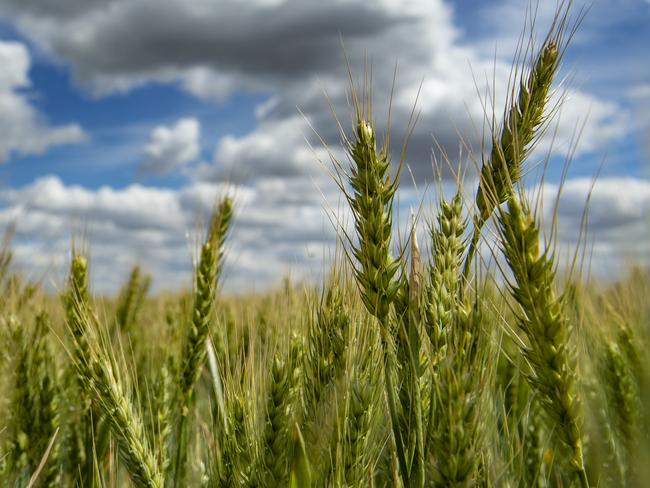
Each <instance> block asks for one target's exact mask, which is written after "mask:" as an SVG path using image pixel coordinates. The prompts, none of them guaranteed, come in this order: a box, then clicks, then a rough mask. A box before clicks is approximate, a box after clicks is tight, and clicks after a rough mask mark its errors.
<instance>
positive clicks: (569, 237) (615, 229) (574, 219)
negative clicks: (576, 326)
mask: <svg viewBox="0 0 650 488" xmlns="http://www.w3.org/2000/svg"><path fill="white" fill-rule="evenodd" d="M557 192H558V187H557V185H554V184H546V185H545V186H544V191H543V196H544V198H543V200H544V202H545V205H544V211H545V222H546V224H548V225H549V226H550V225H551V222H552V219H553V212H555V202H556V197H557ZM557 213H558V215H557V238H558V240H557V247H558V250H559V251H560V253H561V254H562V255H563V256H564V258H570V257H572V256H573V254H574V253H575V251H576V249H577V248H578V242H580V243H581V245H582V247H583V249H584V253H585V255H584V258H585V262H586V263H587V265H588V266H589V271H590V273H591V274H592V275H593V276H595V277H597V278H600V279H605V280H612V279H615V278H619V277H620V276H621V274H622V273H624V272H625V271H626V270H627V269H628V268H629V267H630V266H632V265H645V266H649V265H650V221H649V220H648V215H650V181H648V180H645V179H638V178H632V177H619V178H616V177H612V178H601V179H598V180H596V181H594V180H591V179H588V178H576V179H571V180H568V181H567V182H566V184H565V185H564V186H563V187H562V189H561V193H560V199H559V205H558V207H557ZM585 217H586V224H587V225H586V227H584V228H583V226H582V222H583V219H584V218H585ZM583 231H586V235H585V234H583Z"/></svg>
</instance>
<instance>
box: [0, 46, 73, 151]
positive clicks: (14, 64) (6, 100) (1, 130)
mask: <svg viewBox="0 0 650 488" xmlns="http://www.w3.org/2000/svg"><path fill="white" fill-rule="evenodd" d="M30 64H31V60H30V56H29V52H28V51H27V48H26V47H25V46H24V45H23V44H21V43H18V42H4V41H0V65H1V66H2V72H1V73H0V134H2V136H1V137H0V162H2V161H4V160H6V159H7V158H8V157H9V156H10V155H11V154H12V153H18V154H20V155H28V154H40V153H43V152H44V151H46V150H47V149H48V148H49V147H51V146H56V145H60V144H69V143H78V142H82V141H84V140H85V135H84V132H83V130H82V129H81V127H79V125H77V124H68V125H62V126H51V125H49V124H48V122H47V121H46V120H45V119H44V117H43V116H42V115H41V114H40V113H39V112H38V111H37V110H36V109H35V108H34V107H33V106H32V105H31V104H30V103H29V99H28V96H29V95H28V94H26V93H25V89H28V88H29V87H30V80H29V68H30Z"/></svg>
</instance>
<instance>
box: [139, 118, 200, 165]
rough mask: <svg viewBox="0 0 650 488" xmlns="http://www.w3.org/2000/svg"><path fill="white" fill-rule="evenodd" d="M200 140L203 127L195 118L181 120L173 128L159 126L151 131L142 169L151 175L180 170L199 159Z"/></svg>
mask: <svg viewBox="0 0 650 488" xmlns="http://www.w3.org/2000/svg"><path fill="white" fill-rule="evenodd" d="M200 139H201V125H200V123H199V121H198V120H196V119H194V118H184V119H180V120H178V121H177V122H176V123H175V124H174V125H172V126H164V125H161V126H158V127H156V128H155V129H153V130H152V131H151V138H150V141H149V143H148V144H147V147H146V148H145V153H146V158H145V160H144V161H143V162H142V164H141V166H140V169H141V170H142V171H145V172H151V173H166V172H169V171H171V170H173V169H178V168H180V167H181V166H183V165H185V164H187V163H190V162H192V161H194V160H196V159H197V158H198V156H199V154H200V151H201V141H200Z"/></svg>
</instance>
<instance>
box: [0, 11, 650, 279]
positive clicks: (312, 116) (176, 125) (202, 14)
mask: <svg viewBox="0 0 650 488" xmlns="http://www.w3.org/2000/svg"><path fill="white" fill-rule="evenodd" d="M574 3H575V5H574V11H576V12H577V11H578V10H579V9H580V7H581V4H580V3H579V2H574ZM528 6H529V4H528V2H526V1H525V0H500V1H497V2H483V1H478V0H461V1H456V2H445V1H442V0H435V1H425V0H422V1H417V0H412V1H408V2H396V1H393V0H382V1H378V2H376V3H373V4H368V3H367V2H361V1H356V0H348V1H337V2H331V3H329V4H324V3H323V2H316V1H305V0H300V1H299V0H251V1H250V2H246V3H245V4H242V3H240V2H235V1H234V0H192V1H183V2H181V1H177V0H164V1H156V2H153V0H130V1H124V0H108V1H105V2H104V1H80V0H56V1H55V0H52V1H50V2H38V1H35V0H34V1H32V0H22V1H18V0H0V59H1V60H2V61H3V64H4V66H6V68H5V72H6V73H5V74H4V75H0V128H2V127H6V128H8V129H7V130H4V131H3V132H4V133H5V137H4V139H5V140H4V141H2V138H1V137H0V158H1V161H0V224H2V225H6V224H7V223H9V222H14V221H15V222H17V231H16V239H15V242H14V247H15V252H16V263H17V266H18V267H19V268H20V269H21V270H22V271H24V272H26V273H28V274H30V276H32V277H34V278H37V279H44V280H47V281H48V282H52V283H53V284H54V285H55V286H56V285H57V284H60V283H61V282H62V281H61V276H62V270H63V269H64V267H65V262H66V259H67V254H66V253H67V248H68V247H69V243H70V236H71V235H72V234H74V233H75V232H76V233H78V232H79V230H80V229H84V230H85V232H86V234H87V235H88V240H89V244H90V249H91V256H92V258H93V262H94V263H95V268H94V269H95V279H96V282H97V286H98V289H101V290H102V291H103V290H106V291H111V290H113V289H115V287H117V286H118V284H119V283H120V281H122V279H123V278H124V276H125V275H126V273H127V272H128V268H129V267H130V266H131V265H132V264H134V263H135V262H140V263H141V264H143V266H144V267H145V268H146V269H148V270H149V271H150V272H152V273H154V274H155V276H156V278H157V279H156V281H155V283H156V286H157V287H158V289H164V288H172V289H173V288H177V287H179V286H183V285H186V284H187V283H188V276H189V270H190V269H191V257H192V253H193V251H194V243H195V241H196V234H197V229H198V227H199V222H200V221H201V219H202V218H205V215H206V214H207V212H208V211H209V208H210V205H211V202H212V201H213V199H214V196H215V195H216V194H217V193H218V192H220V191H232V192H234V194H235V195H236V196H237V198H238V201H239V202H240V209H239V214H238V224H237V226H236V227H235V231H234V233H233V236H232V241H231V250H230V259H229V273H228V276H229V280H230V284H229V285H228V286H229V288H231V289H233V290H238V289H242V288H250V287H251V286H253V287H264V286H267V285H268V284H272V283H274V282H277V281H278V280H279V279H280V278H281V277H282V276H283V275H284V274H286V273H291V274H292V275H294V276H296V277H305V276H307V277H318V276H319V275H320V274H321V273H322V271H323V268H324V267H325V263H326V262H327V260H328V256H330V255H331V253H332V252H333V250H332V249H333V243H334V240H335V231H334V229H333V228H332V226H331V224H330V222H329V220H328V219H327V217H326V212H327V211H328V209H329V210H331V209H332V208H335V207H337V206H338V204H339V197H338V194H337V192H336V190H335V188H333V185H332V184H331V181H330V179H329V177H328V176H327V174H326V171H324V170H323V168H322V165H321V164H319V163H318V159H319V158H320V159H323V160H326V159H327V155H326V153H325V151H324V150H323V148H322V147H321V145H320V144H318V141H317V140H316V138H315V137H314V134H313V131H312V130H311V128H310V125H309V124H311V125H313V126H314V127H315V128H316V130H317V131H318V133H319V134H321V135H322V136H323V138H324V139H325V140H326V141H327V142H328V144H329V145H330V146H331V147H332V148H333V149H334V150H335V151H337V150H338V147H337V146H338V136H337V133H336V130H335V126H334V124H333V123H332V117H331V115H330V113H329V107H328V102H327V98H326V96H325V95H324V93H325V92H327V94H328V96H329V97H330V98H331V101H332V104H333V106H334V108H335V110H336V112H337V114H339V115H341V119H342V120H343V121H347V120H348V115H347V106H346V101H345V100H346V98H345V89H346V87H347V79H346V73H345V62H344V59H343V55H342V49H341V44H340V42H341V38H342V39H343V42H344V43H345V45H346V51H347V53H348V56H349V57H350V61H351V64H352V67H353V69H355V70H357V72H361V71H362V70H363V59H364V56H366V55H367V56H368V57H369V58H370V59H371V61H372V71H373V86H374V88H375V95H376V99H377V103H376V105H377V108H378V113H381V108H383V107H385V105H386V103H385V102H386V99H387V96H388V93H389V89H390V84H391V81H392V74H393V68H394V65H395V63H396V62H397V63H398V81H397V92H396V93H397V96H396V99H395V103H394V117H395V123H394V127H396V128H397V129H396V139H397V140H399V139H400V136H402V135H403V127H404V126H405V121H406V120H407V117H408V115H409V113H410V109H411V107H412V105H413V103H414V100H415V93H416V92H417V89H418V87H419V86H420V83H422V95H421V97H420V99H419V104H418V109H419V110H420V111H421V117H420V122H419V124H418V126H417V127H416V129H415V132H414V137H413V143H412V146H411V149H410V151H409V154H408V162H409V164H410V165H411V166H412V168H413V174H414V177H415V180H416V187H413V186H412V185H410V184H409V182H408V181H407V182H406V184H405V185H404V188H403V192H402V193H403V197H402V201H403V202H417V201H418V199H419V198H422V193H421V191H422V188H424V187H426V183H427V182H430V181H431V179H432V178H431V177H432V175H433V171H432V169H431V161H430V151H431V148H432V147H433V145H434V144H433V140H434V138H435V139H436V141H438V143H439V144H440V145H441V146H442V147H443V148H445V149H446V150H447V151H448V154H450V155H454V154H457V153H458V146H459V139H458V134H457V133H458V131H460V132H461V133H463V134H464V138H465V139H466V141H467V142H468V143H469V144H470V145H472V146H473V147H479V145H480V127H481V124H482V120H481V117H482V107H481V104H480V103H479V97H478V96H477V93H476V89H477V87H478V89H479V91H480V92H481V93H484V84H483V80H484V79H485V78H486V77H488V78H490V77H492V76H493V74H494V77H495V80H496V82H497V89H496V95H497V99H499V95H501V98H502V96H503V95H504V93H505V92H504V88H503V85H504V84H505V83H506V82H507V75H508V67H509V63H510V60H511V59H512V56H513V53H514V49H515V46H516V42H517V39H518V37H519V35H520V34H521V29H522V27H523V25H524V21H525V19H526V10H527V8H528ZM554 8H555V4H554V2H542V3H541V4H540V5H539V6H538V7H537V19H536V30H537V31H538V33H543V32H544V29H545V28H546V27H547V26H548V25H549V22H550V18H551V17H552V15H553V11H554ZM649 27H650V2H648V1H645V0H621V1H620V2H610V1H605V0H594V1H593V2H592V3H591V4H589V11H588V12H587V15H586V16H585V18H584V21H583V22H582V25H581V26H580V28H579V30H578V32H577V34H576V37H575V39H574V42H573V43H572V44H571V46H570V47H569V50H568V53H567V56H566V58H565V62H564V66H563V71H562V73H561V79H563V80H565V81H564V83H563V84H562V85H561V86H560V88H559V90H561V91H562V92H563V93H566V94H567V98H568V101H567V103H566V105H565V108H563V110H562V112H561V114H560V117H559V119H557V121H554V122H553V124H552V127H553V128H555V127H556V126H555V124H556V123H557V138H556V141H555V142H554V144H553V147H554V148H555V149H554V150H553V152H552V154H553V160H552V161H553V164H552V165H551V167H550V170H549V173H548V182H549V185H548V188H547V190H548V192H549V194H550V193H552V190H553V188H554V186H553V185H554V184H557V183H558V180H559V177H560V175H561V171H562V165H561V163H562V160H563V158H564V154H565V153H566V149H567V147H568V145H569V143H570V141H571V137H572V135H573V133H574V130H575V128H576V127H577V126H582V125H583V124H584V130H583V134H582V138H581V141H580V142H579V144H578V146H577V151H576V157H575V159H574V160H573V162H572V165H571V171H570V173H569V182H568V184H567V189H565V196H564V197H563V200H565V201H566V202H567V203H566V204H565V206H564V207H561V212H560V218H561V219H563V220H561V225H560V227H561V228H564V229H566V233H565V235H561V236H560V242H561V243H563V244H565V245H566V246H567V247H570V246H571V245H574V246H575V241H576V238H577V236H576V232H575V229H576V228H577V225H578V224H579V217H580V216H581V213H582V207H583V206H584V201H585V199H586V196H587V193H588V191H589V185H586V184H585V183H586V182H588V181H590V179H591V178H592V177H593V176H594V175H595V174H596V173H597V172H598V171H599V168H600V177H599V180H598V181H599V182H598V183H597V185H596V190H595V192H594V197H593V203H592V205H593V210H592V228H593V233H592V234H593V235H592V239H593V242H594V252H593V260H594V262H593V263H592V265H593V268H594V270H595V271H596V272H597V273H598V272H600V273H601V274H604V275H608V274H611V270H612V269H621V268H623V266H621V265H622V264H624V263H629V262H638V261H640V260H645V259H647V249H648V248H647V245H644V244H643V243H644V242H647V239H646V238H647V233H646V229H647V226H646V218H645V215H646V210H647V209H648V207H649V206H650V203H649V202H650V182H649V181H648V176H649V175H648V168H649V166H648V158H649V155H648V152H647V150H648V144H649V142H648V131H649V127H650V121H649V120H648V113H649V112H650V107H649V105H650V69H649V68H648V65H647V63H646V62H644V61H643V60H644V56H647V50H648V48H649V47H650V29H649ZM473 77H474V78H473ZM497 103H499V102H497ZM501 103H503V102H501ZM298 109H300V110H301V113H299V112H298ZM497 110H499V111H500V110H501V108H500V106H499V107H497ZM2 112H3V113H2ZM587 112H589V114H590V115H589V117H588V118H586V119H585V116H584V114H585V113H587ZM377 123H378V125H379V126H380V127H381V126H382V123H383V121H382V120H381V118H380V117H378V121H377ZM477 127H478V129H477ZM400 130H401V133H400ZM549 132H550V130H549ZM308 142H309V143H311V144H312V145H313V146H314V147H313V149H312V148H310V147H309V144H308ZM548 142H549V141H543V142H542V144H540V149H539V151H538V152H537V153H536V154H535V155H534V156H535V157H536V158H537V159H540V158H542V157H543V154H544V151H546V150H548V148H549V147H550V146H549V145H548ZM452 158H453V156H452ZM471 179H472V178H471V175H470V177H469V178H468V180H470V181H468V182H467V184H468V187H471V183H472V181H471ZM631 189H634V192H632V191H631ZM628 190H629V191H628ZM572 192H574V193H575V194H573V193H572ZM631 193H634V194H631ZM434 196H435V195H431V194H428V195H426V196H424V198H425V201H428V200H431V201H432V200H433V197H434ZM403 210H404V211H405V210H406V209H403ZM621 226H626V227H625V228H624V229H623V228H622V227H621ZM623 230H627V233H628V235H635V236H638V239H637V240H638V241H639V242H637V244H636V245H631V244H630V243H629V242H621V240H620V239H617V238H616V236H617V235H619V234H620V233H622V231H623ZM126 234H129V236H128V237H126ZM100 276H101V279H100Z"/></svg>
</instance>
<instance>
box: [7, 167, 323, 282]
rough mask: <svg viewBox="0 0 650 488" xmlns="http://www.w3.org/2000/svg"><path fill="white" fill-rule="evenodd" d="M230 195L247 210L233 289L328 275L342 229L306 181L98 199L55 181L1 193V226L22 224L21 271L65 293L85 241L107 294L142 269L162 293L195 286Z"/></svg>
mask: <svg viewBox="0 0 650 488" xmlns="http://www.w3.org/2000/svg"><path fill="white" fill-rule="evenodd" d="M330 190H331V189H330ZM328 191H329V190H328ZM224 192H228V193H230V194H232V195H233V196H234V198H235V201H236V202H237V214H236V219H235V223H234V228H233V232H232V236H231V239H230V240H229V243H228V267H227V270H226V273H225V276H226V283H225V286H226V288H227V289H229V290H241V289H250V288H251V287H253V286H257V287H265V286H268V285H270V284H274V283H277V282H278V281H279V280H280V279H281V278H282V276H283V275H285V274H286V273H288V272H291V274H292V276H293V277H297V278H299V277H308V276H311V277H318V276H320V275H321V274H322V273H323V270H324V266H325V265H324V263H325V260H326V252H327V249H328V248H329V247H330V245H331V244H333V243H334V241H335V237H334V230H333V228H332V226H331V224H330V222H329V221H328V219H327V216H326V213H325V211H324V210H323V199H322V196H321V193H320V192H319V191H318V190H317V189H316V187H315V186H314V184H313V183H311V184H310V183H306V182H305V181H304V180H302V179H300V180H291V179H279V178H278V179H267V180H264V181H259V182H257V183H256V184H255V185H253V186H250V185H247V186H235V185H216V184H208V183H191V184H189V185H187V186H185V187H183V188H180V189H177V190H171V189H165V188H154V187H144V186H141V185H136V184H134V185H130V186H128V187H126V188H123V189H119V190H116V189H112V188H109V187H102V188H99V189H97V190H90V189H87V188H83V187H80V186H76V185H65V184H63V183H62V182H61V180H60V179H59V178H58V177H56V176H46V177H42V178H39V179H37V180H36V181H34V182H33V183H31V184H29V185H26V186H24V187H22V188H18V189H4V190H0V201H1V202H3V206H2V208H1V209H0V227H4V226H5V225H6V224H8V223H9V222H12V221H13V222H16V236H15V240H14V249H15V251H16V252H15V256H16V266H17V267H18V269H20V270H21V271H24V272H25V273H26V274H27V275H28V276H30V277H31V278H34V279H39V278H45V279H46V282H51V283H54V284H55V286H61V284H62V283H63V282H64V281H63V279H64V276H65V272H66V263H67V259H68V257H69V252H70V243H71V242H72V237H73V236H74V235H76V236H77V238H78V237H79V236H81V235H85V236H86V238H87V241H88V243H89V247H90V255H91V259H92V264H93V265H92V268H93V276H94V278H95V280H94V281H95V283H96V284H97V289H98V291H102V292H106V291H109V292H110V291H115V290H116V289H117V288H118V287H119V286H120V284H121V282H122V280H123V279H125V277H126V276H127V274H128V271H129V269H130V267H131V266H132V265H133V264H134V263H136V262H139V263H141V264H142V265H143V267H144V268H145V269H147V270H148V271H151V272H153V273H154V278H155V281H154V284H155V286H156V288H157V289H159V290H160V289H178V288H180V287H182V286H188V285H189V283H190V273H191V269H192V256H193V254H194V253H195V251H196V243H197V242H198V239H199V237H198V234H197V233H198V232H199V231H200V228H201V225H200V223H201V222H205V221H206V219H207V217H208V215H209V212H210V210H211V209H212V206H213V204H214V200H215V198H216V196H217V195H218V194H223V193H224ZM77 240H78V239H77Z"/></svg>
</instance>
